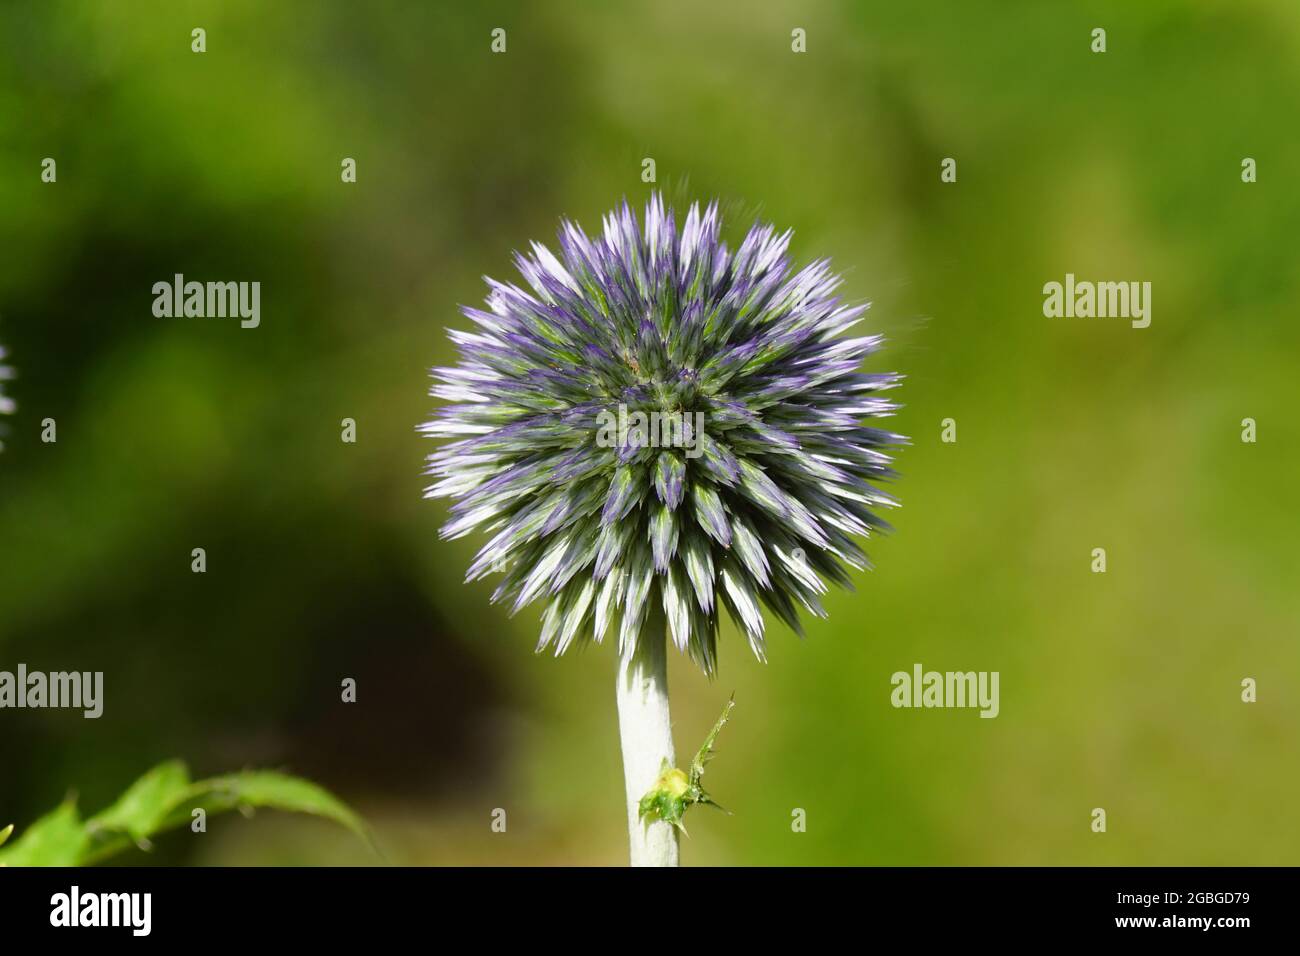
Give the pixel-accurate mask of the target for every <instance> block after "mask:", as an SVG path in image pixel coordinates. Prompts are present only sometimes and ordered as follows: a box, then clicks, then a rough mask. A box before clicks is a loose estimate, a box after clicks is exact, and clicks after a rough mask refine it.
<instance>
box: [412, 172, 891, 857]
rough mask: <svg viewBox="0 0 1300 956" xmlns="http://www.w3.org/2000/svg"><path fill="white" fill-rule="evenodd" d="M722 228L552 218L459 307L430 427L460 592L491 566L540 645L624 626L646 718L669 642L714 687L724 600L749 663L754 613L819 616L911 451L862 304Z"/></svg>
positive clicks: (752, 233) (759, 626)
mask: <svg viewBox="0 0 1300 956" xmlns="http://www.w3.org/2000/svg"><path fill="white" fill-rule="evenodd" d="M719 231H720V222H719V216H718V210H717V204H716V203H713V204H711V205H709V206H708V208H707V209H706V210H705V211H704V212H703V213H701V212H700V209H699V206H698V205H693V206H692V207H691V208H690V211H689V212H688V213H687V215H686V218H685V222H684V223H683V224H682V226H681V228H680V229H679V228H678V226H677V223H676V218H675V216H674V213H673V211H672V210H671V209H666V208H665V206H664V203H663V201H662V199H661V197H659V196H658V195H656V196H654V197H653V198H651V200H650V202H649V203H648V205H647V207H646V212H645V218H644V223H643V224H639V223H638V222H637V219H636V217H635V215H634V214H633V212H632V210H631V209H630V208H629V207H628V205H627V203H626V202H624V203H623V205H622V207H621V208H620V209H618V210H616V211H615V212H612V213H610V214H609V215H607V216H606V217H605V220H604V229H603V232H602V233H601V234H600V235H599V236H596V237H590V236H588V235H587V234H586V233H585V232H584V231H583V230H582V229H581V228H580V227H579V226H577V225H575V224H574V223H572V222H568V221H564V222H562V224H561V228H560V231H559V250H560V254H559V256H558V257H557V256H556V255H554V254H553V253H552V252H551V251H550V250H548V249H547V248H546V247H544V246H542V245H539V244H537V243H533V244H532V252H531V255H522V254H517V255H516V258H515V264H516V266H517V267H518V269H519V271H520V272H521V273H522V275H523V277H524V279H525V280H526V282H527V285H528V286H529V288H528V289H524V288H521V287H520V286H518V285H514V284H510V283H503V282H498V281H496V280H493V279H490V278H489V279H487V284H488V289H489V292H488V296H487V301H486V306H487V307H486V309H476V308H465V309H463V312H464V314H465V315H466V316H467V317H468V318H469V319H470V320H472V321H473V322H474V323H475V325H476V326H477V328H476V329H475V330H474V331H470V332H462V331H450V332H449V334H450V336H451V338H452V340H453V341H454V342H455V343H456V345H457V346H458V348H459V351H460V360H459V362H458V363H457V364H456V365H454V366H452V367H448V368H438V369H434V370H433V376H434V379H435V381H436V384H435V385H434V386H433V388H432V389H431V394H432V395H433V396H434V397H436V398H440V399H443V400H445V401H446V402H449V403H450V404H446V405H443V406H442V407H441V408H439V410H438V411H437V412H436V413H435V415H434V418H433V420H432V421H430V422H429V423H428V424H426V425H423V426H422V429H421V430H422V431H423V432H424V433H426V434H428V435H430V436H435V437H438V438H446V439H451V441H450V443H448V444H446V445H444V446H443V447H442V448H440V449H439V450H438V451H436V452H434V453H433V454H431V455H429V457H428V461H429V467H428V472H427V473H428V474H429V475H431V476H433V477H434V478H435V479H436V481H435V483H434V484H432V485H431V486H430V487H429V488H428V489H427V490H426V497H448V498H452V499H455V503H454V504H453V505H452V506H451V518H450V520H449V521H448V522H447V524H446V525H445V526H444V527H443V529H442V535H443V537H445V538H459V537H462V536H464V535H467V534H470V533H471V532H475V531H483V532H487V533H489V534H490V535H491V537H490V538H489V540H488V541H487V543H486V544H484V545H483V547H482V548H481V550H480V551H479V552H478V555H477V557H476V558H475V560H474V562H473V564H472V565H471V566H470V568H469V572H468V575H467V580H474V579H477V578H480V577H483V576H485V575H488V574H489V573H492V572H499V573H501V575H502V578H501V579H500V582H499V585H498V587H497V589H496V592H495V593H494V595H493V600H494V601H506V602H509V604H510V606H511V610H512V613H513V612H514V611H518V610H519V609H520V608H522V607H524V606H525V605H528V604H530V603H532V602H534V601H542V602H544V603H545V605H546V607H545V612H544V614H543V617H542V624H541V634H540V638H539V641H538V645H537V649H538V651H542V650H545V649H548V648H551V649H553V650H554V652H555V653H556V654H562V653H563V652H564V651H566V650H568V649H569V648H571V647H573V646H575V645H576V644H579V643H581V642H585V641H596V642H600V641H602V640H603V639H604V638H605V637H606V636H607V635H609V634H611V633H614V632H615V631H617V635H618V643H619V647H620V659H621V660H623V661H624V662H625V673H624V675H623V678H622V679H621V686H622V684H623V683H626V682H627V681H628V680H633V681H634V682H635V681H636V680H640V681H642V689H645V686H646V685H645V681H648V682H649V685H654V686H652V687H650V690H651V691H653V693H649V695H648V696H644V695H643V697H644V699H642V700H640V702H639V703H638V705H637V706H638V707H640V706H645V707H649V708H650V709H651V710H654V709H655V708H658V707H662V710H663V712H664V715H666V689H665V688H662V687H660V686H659V685H661V684H662V683H663V682H662V681H661V680H660V679H659V672H660V671H661V670H662V667H661V666H660V664H659V661H658V658H659V657H661V656H662V651H661V650H659V647H661V646H662V644H663V639H664V638H663V635H664V633H665V631H666V633H667V635H668V637H669V638H670V639H671V640H672V642H673V644H674V645H675V646H676V647H677V648H678V649H679V650H681V651H684V652H687V653H688V654H689V655H690V656H691V658H692V659H694V661H695V662H696V663H697V664H698V665H699V666H700V667H701V668H702V669H703V670H704V671H705V672H706V673H708V674H713V673H714V672H715V670H716V667H717V659H718V658H717V640H718V625H719V612H720V609H721V608H724V607H725V608H726V609H727V611H728V612H729V614H730V616H731V618H732V619H733V620H734V621H735V622H736V623H737V625H738V626H739V628H740V630H741V631H742V632H743V633H744V634H745V636H746V637H747V639H748V643H749V646H750V648H751V649H752V650H753V652H754V653H755V654H756V655H757V656H758V657H759V658H763V657H764V647H765V643H764V642H765V626H764V615H763V608H766V609H767V610H768V611H769V612H770V613H771V614H772V615H775V617H777V618H779V619H780V620H782V621H784V622H785V623H786V624H788V625H789V626H790V627H791V628H793V629H795V630H796V631H800V632H801V630H800V615H801V614H802V613H805V612H807V613H811V614H814V615H817V616H824V614H825V612H824V611H823V609H822V605H821V603H820V600H819V598H820V596H821V595H822V594H823V593H825V591H826V587H827V585H826V582H827V581H833V582H836V583H838V584H841V585H846V586H847V585H848V584H849V574H848V571H847V568H863V567H865V566H866V564H867V558H866V555H865V554H864V552H863V550H862V549H861V547H860V546H859V544H858V543H857V542H856V541H855V540H854V539H855V538H860V537H865V536H866V535H868V534H869V533H870V532H871V531H872V530H873V529H883V528H886V527H887V525H886V524H885V522H884V521H883V520H882V519H881V518H880V517H879V515H878V511H879V509H880V508H882V507H887V506H890V505H893V504H894V501H893V499H891V498H890V497H889V496H888V495H887V494H885V493H884V492H883V491H881V490H880V489H879V488H878V487H877V485H878V483H880V482H881V481H882V480H886V479H889V478H891V477H892V476H893V472H892V470H891V468H890V456H889V449H890V447H891V446H893V445H897V444H899V443H900V442H902V441H903V439H902V438H901V437H900V436H898V435H895V434H893V433H891V432H888V431H885V430H882V429H880V428H877V427H874V426H872V425H870V424H867V422H868V421H869V420H871V419H874V418H878V417H881V416H886V415H889V414H891V413H892V412H893V411H894V410H895V408H896V407H897V406H895V405H894V404H893V403H892V402H890V401H889V400H888V399H887V398H885V397H882V394H881V393H883V392H885V391H887V390H888V389H890V388H892V387H894V386H895V385H896V384H897V382H898V378H899V377H898V376H897V375H893V374H868V373H865V372H862V371H861V370H860V366H861V363H862V360H863V359H864V358H865V357H866V356H867V355H869V354H871V353H872V352H874V351H876V350H877V349H878V348H879V347H880V344H881V341H882V340H881V337H880V336H879V335H864V336H857V337H852V336H845V335H844V333H845V332H847V331H848V330H849V329H850V328H852V327H853V326H854V325H856V324H857V323H858V322H859V320H860V319H861V317H862V315H863V313H864V312H865V311H866V309H867V306H866V305H865V304H857V305H854V304H845V303H842V302H841V301H840V299H839V298H838V297H837V296H836V295H835V291H836V289H837V287H838V286H839V284H840V279H839V277H838V276H837V275H835V274H834V273H833V272H832V271H831V269H830V265H829V262H828V261H826V260H818V261H815V262H813V263H811V264H809V265H807V266H805V267H803V268H802V269H800V270H798V271H793V270H792V269H791V263H790V260H789V259H788V258H787V254H786V253H787V247H788V245H789V242H790V233H789V232H784V233H779V234H778V233H777V232H776V230H775V229H774V228H773V227H772V226H770V225H755V226H754V227H753V228H751V229H750V230H749V232H748V234H747V235H746V236H745V238H744V240H743V241H742V242H741V244H740V246H739V248H737V249H736V250H735V251H734V252H733V251H731V250H729V249H728V247H727V245H726V243H724V242H723V241H722V240H721V238H720V236H719ZM665 422H667V424H666V425H665V424H664V423H665ZM616 622H617V623H616ZM643 644H648V645H657V646H658V647H656V646H646V647H642V646H641V645H643ZM645 654H649V655H650V659H648V660H641V661H639V663H638V655H642V656H644V655H645ZM656 654H657V655H658V656H656ZM628 662H631V663H628ZM629 668H630V669H629ZM638 668H639V669H638ZM660 690H662V694H660V693H659V691H660ZM659 696H662V698H663V700H662V702H660V701H657V700H656V699H653V698H657V697H659ZM623 703H624V701H623V699H622V698H620V715H621V718H622V717H625V716H626V715H625V714H624V713H623ZM652 722H654V721H652ZM663 723H664V730H665V731H666V728H667V723H666V716H665V719H664V720H663ZM624 743H625V748H624V749H625V756H626V752H627V740H626V733H625V741H624ZM667 747H668V749H669V756H671V737H668V740H667ZM653 769H654V774H655V775H656V776H657V775H658V773H659V771H660V767H659V766H658V765H657V762H656V766H655V767H654V768H653ZM641 776H644V773H642V774H641ZM630 779H631V778H630V777H629V786H630V785H631V783H630ZM629 795H631V794H629ZM637 796H638V798H639V796H640V794H637ZM630 820H631V818H630ZM634 842H635V835H634ZM634 856H635V847H634Z"/></svg>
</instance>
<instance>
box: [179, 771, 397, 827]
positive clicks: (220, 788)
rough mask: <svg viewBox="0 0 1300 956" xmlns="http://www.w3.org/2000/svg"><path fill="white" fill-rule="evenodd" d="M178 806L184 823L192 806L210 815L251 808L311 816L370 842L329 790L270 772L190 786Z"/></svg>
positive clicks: (357, 819) (359, 822)
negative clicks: (201, 808) (265, 808)
mask: <svg viewBox="0 0 1300 956" xmlns="http://www.w3.org/2000/svg"><path fill="white" fill-rule="evenodd" d="M181 804H182V805H181V806H179V807H177V808H176V809H177V810H178V811H179V812H180V815H181V817H182V818H183V819H184V820H188V819H189V816H190V812H191V811H192V810H193V809H194V808H195V807H203V809H204V810H206V811H207V812H208V813H209V814H212V813H218V812H220V811H222V810H231V809H243V808H251V807H271V808H273V809H276V810H289V811H292V812H294V813H310V814H312V815H314V816H318V817H324V818H325V819H327V820H333V821H334V822H335V823H338V824H340V825H341V826H345V827H347V828H348V829H349V830H351V831H352V832H353V833H355V834H356V835H357V836H359V837H361V838H362V839H363V840H366V841H367V842H370V840H371V837H370V831H369V829H368V828H367V827H366V825H365V823H364V822H363V821H362V820H361V818H360V817H358V816H357V815H356V814H355V813H353V812H352V810H351V809H349V808H348V806H347V805H346V804H345V803H343V802H342V801H341V800H339V799H338V798H337V797H335V796H334V795H333V794H331V793H330V792H329V791H328V790H326V789H324V788H323V787H319V786H317V785H316V784H314V783H312V782H311V781H309V780H303V779H302V778H301V777H293V776H290V775H289V774H285V773H277V772H275V771H273V770H245V771H242V772H240V773H232V774H227V775H225V776H222V777H213V778H211V779H209V780H200V781H198V782H197V783H195V784H193V785H191V787H190V788H189V790H188V791H187V792H186V794H185V797H184V799H183V800H182V801H181Z"/></svg>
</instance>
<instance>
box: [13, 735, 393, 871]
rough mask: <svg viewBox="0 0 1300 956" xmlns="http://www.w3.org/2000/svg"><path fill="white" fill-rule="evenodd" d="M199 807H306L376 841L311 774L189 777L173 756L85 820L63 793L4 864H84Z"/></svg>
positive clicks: (179, 821) (183, 819)
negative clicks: (307, 776) (310, 778)
mask: <svg viewBox="0 0 1300 956" xmlns="http://www.w3.org/2000/svg"><path fill="white" fill-rule="evenodd" d="M196 807H202V808H203V809H204V810H205V811H206V812H207V813H208V814H209V815H211V814H214V813H220V812H222V811H224V810H233V809H239V810H247V809H250V808H253V807H270V808H273V809H277V810H288V811H291V812H294V813H309V814H312V815H313V816H318V817H322V818H324V819H327V820H332V821H333V822H335V823H338V824H340V825H342V826H345V827H347V828H348V829H349V830H351V831H352V832H353V833H355V834H357V835H358V836H360V837H361V838H362V839H364V840H365V841H366V842H367V843H368V844H369V845H370V846H371V848H372V849H374V848H375V844H374V840H373V839H372V837H371V835H370V832H369V829H368V828H367V827H366V825H365V823H364V822H363V821H362V820H361V818H360V817H358V816H357V815H356V814H355V813H353V812H352V810H351V809H349V808H348V806H347V805H346V804H344V803H343V802H342V801H340V800H339V799H338V798H337V797H335V796H333V795H332V794H331V793H329V791H327V790H325V789H324V788H322V787H319V786H317V785H316V784H314V783H311V782H310V781H307V780H303V779H301V778H299V777H293V776H290V775H289V774H284V773H277V772H275V771H267V770H246V771H243V772H241V773H232V774H226V775H224V776H220V777H213V778H211V779H208V780H200V781H197V782H193V783H192V782H190V778H189V771H188V770H187V769H186V767H185V764H183V763H181V762H180V761H179V760H171V761H168V762H166V763H162V764H159V765H158V766H156V767H154V768H153V769H152V770H150V771H149V772H148V773H146V774H145V775H144V776H143V777H141V778H140V779H139V780H137V781H136V782H135V783H133V784H131V786H130V787H128V788H127V790H126V792H125V793H123V794H122V796H120V797H119V798H118V799H117V801H116V802H114V803H113V805H112V806H110V807H108V808H107V809H105V810H102V811H101V812H99V813H98V814H96V815H95V816H93V817H91V818H90V819H89V820H86V821H84V822H83V821H82V820H81V817H80V815H79V814H78V813H77V807H76V801H75V800H73V799H69V800H67V801H65V802H64V803H63V804H62V805H61V806H60V807H59V808H58V809H57V810H55V811H53V812H52V813H49V814H47V815H46V816H44V817H42V818H41V819H40V820H37V821H36V822H35V823H34V824H32V825H31V826H30V827H28V828H27V829H26V830H25V831H24V832H23V833H22V834H21V835H20V836H19V838H18V839H17V840H15V841H14V842H13V843H12V844H11V845H10V846H8V847H6V848H5V849H3V850H0V865H5V864H10V865H13V866H84V865H86V864H89V863H97V862H99V861H100V860H103V859H106V858H107V857H110V856H113V855H115V854H117V853H120V852H121V851H122V850H125V849H128V848H129V847H130V846H132V845H133V844H134V845H136V846H140V847H142V848H144V849H148V848H149V843H148V840H149V838H150V837H152V836H155V835H156V834H158V833H162V832H165V831H167V830H171V829H175V828H176V827H179V826H183V825H184V824H187V823H189V821H190V819H191V815H192V813H193V810H194V809H195V808H196ZM12 831H13V827H12V826H10V827H7V828H5V829H4V830H2V831H0V843H4V842H5V839H7V838H8V836H9V834H10V833H11V832H12Z"/></svg>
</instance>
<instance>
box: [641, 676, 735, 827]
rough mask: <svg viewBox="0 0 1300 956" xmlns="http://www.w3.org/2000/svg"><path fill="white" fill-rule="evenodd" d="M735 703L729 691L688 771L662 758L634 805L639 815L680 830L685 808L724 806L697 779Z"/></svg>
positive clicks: (702, 771)
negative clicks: (655, 775)
mask: <svg viewBox="0 0 1300 956" xmlns="http://www.w3.org/2000/svg"><path fill="white" fill-rule="evenodd" d="M735 706H736V695H735V694H732V695H731V699H730V700H729V701H727V706H726V707H724V708H723V709H722V716H721V717H719V718H718V722H717V723H716V724H714V725H713V729H712V730H711V731H709V735H708V736H707V737H705V738H704V743H703V744H702V745H701V747H700V749H699V750H698V751H697V752H696V754H695V759H694V760H692V761H691V772H690V774H689V775H688V774H686V773H685V772H683V771H681V770H678V769H677V768H675V767H670V766H668V761H667V760H665V761H664V762H663V767H662V768H661V770H660V773H659V779H658V780H656V781H655V785H654V786H653V787H651V788H650V789H649V790H647V791H646V794H645V796H643V797H642V798H641V802H640V803H639V804H638V806H637V813H638V816H639V817H640V819H642V820H645V819H647V818H652V819H653V818H656V817H657V818H658V819H660V820H663V821H664V822H665V823H671V824H672V825H673V826H675V827H677V829H679V830H681V831H682V832H683V833H685V832H686V827H685V825H684V824H683V823H682V817H684V816H685V815H686V811H687V810H688V809H690V808H691V807H693V806H694V805H695V804H697V803H702V804H706V805H708V806H711V807H717V809H719V810H722V812H723V813H726V812H727V811H726V810H723V808H722V807H719V806H718V805H717V804H716V803H715V802H714V801H713V798H712V797H711V796H709V795H708V793H706V792H705V790H704V787H703V786H701V785H700V780H701V779H702V778H703V777H704V767H705V764H707V763H708V762H709V761H710V760H711V759H713V745H714V743H716V742H717V739H718V734H720V733H721V732H722V728H723V727H725V726H726V724H727V720H728V719H730V717H731V709H732V708H733V707H735Z"/></svg>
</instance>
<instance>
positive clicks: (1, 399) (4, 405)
mask: <svg viewBox="0 0 1300 956" xmlns="http://www.w3.org/2000/svg"><path fill="white" fill-rule="evenodd" d="M6 354H7V353H6V352H5V349H4V346H3V345H0V415H9V414H12V412H13V410H14V401H13V399H12V398H9V397H8V396H6V395H5V382H7V381H9V380H10V379H11V378H13V375H14V370H13V369H11V368H10V367H9V366H8V365H6V364H5V363H4V358H5V355H6ZM4 446H5V443H4V442H3V441H0V449H2V448H4Z"/></svg>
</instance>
